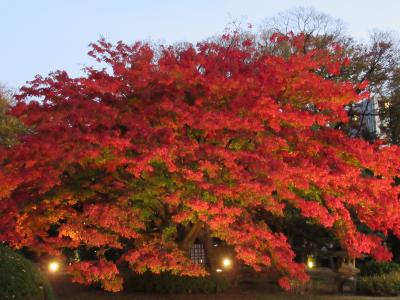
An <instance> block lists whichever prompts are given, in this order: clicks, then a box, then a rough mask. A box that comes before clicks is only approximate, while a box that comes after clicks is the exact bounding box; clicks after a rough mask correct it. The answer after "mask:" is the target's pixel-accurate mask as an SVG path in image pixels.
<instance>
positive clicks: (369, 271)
mask: <svg viewBox="0 0 400 300" xmlns="http://www.w3.org/2000/svg"><path fill="white" fill-rule="evenodd" d="M393 272H400V265H399V264H397V263H395V262H386V261H375V260H371V261H369V262H367V263H366V264H364V265H363V266H361V267H360V275H361V276H373V275H383V274H389V273H393Z"/></svg>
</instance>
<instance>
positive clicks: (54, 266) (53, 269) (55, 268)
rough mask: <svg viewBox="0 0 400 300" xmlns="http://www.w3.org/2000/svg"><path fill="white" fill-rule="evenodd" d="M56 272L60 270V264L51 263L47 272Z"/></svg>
mask: <svg viewBox="0 0 400 300" xmlns="http://www.w3.org/2000/svg"><path fill="white" fill-rule="evenodd" d="M58 270H60V264H59V263H58V262H56V261H52V262H50V263H49V271H50V272H52V273H55V272H57V271H58Z"/></svg>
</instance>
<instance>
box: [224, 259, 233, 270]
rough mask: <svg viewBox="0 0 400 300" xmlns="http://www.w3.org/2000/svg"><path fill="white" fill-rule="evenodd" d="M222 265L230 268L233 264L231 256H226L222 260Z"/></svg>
mask: <svg viewBox="0 0 400 300" xmlns="http://www.w3.org/2000/svg"><path fill="white" fill-rule="evenodd" d="M222 265H223V266H224V267H225V268H229V267H230V266H231V265H232V260H231V259H230V258H224V259H223V260H222Z"/></svg>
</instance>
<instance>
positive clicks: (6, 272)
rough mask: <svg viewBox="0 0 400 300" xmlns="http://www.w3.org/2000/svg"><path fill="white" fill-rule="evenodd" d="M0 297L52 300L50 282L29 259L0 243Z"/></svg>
mask: <svg viewBox="0 0 400 300" xmlns="http://www.w3.org/2000/svg"><path fill="white" fill-rule="evenodd" d="M0 287H1V288H0V299H2V300H8V299H12V300H52V299H54V295H53V292H52V289H51V286H50V284H49V283H48V281H47V280H46V278H45V277H44V276H43V275H42V274H41V273H40V271H39V269H38V268H37V267H36V266H35V264H33V263H32V262H31V261H30V260H28V259H26V258H25V257H23V256H22V255H20V254H18V253H16V252H14V251H12V250H11V249H9V248H7V247H5V246H1V245H0Z"/></svg>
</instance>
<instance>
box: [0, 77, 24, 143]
mask: <svg viewBox="0 0 400 300" xmlns="http://www.w3.org/2000/svg"><path fill="white" fill-rule="evenodd" d="M14 101H15V99H14V97H13V93H12V91H11V90H9V89H7V88H6V87H5V86H3V85H0V144H2V145H4V146H7V147H11V146H12V145H13V144H15V142H16V137H17V135H18V134H21V133H22V132H23V131H24V127H23V125H22V124H21V122H19V121H18V119H17V118H15V117H13V116H11V115H8V114H7V112H8V111H9V109H10V108H11V106H12V105H13V104H15V103H14Z"/></svg>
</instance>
